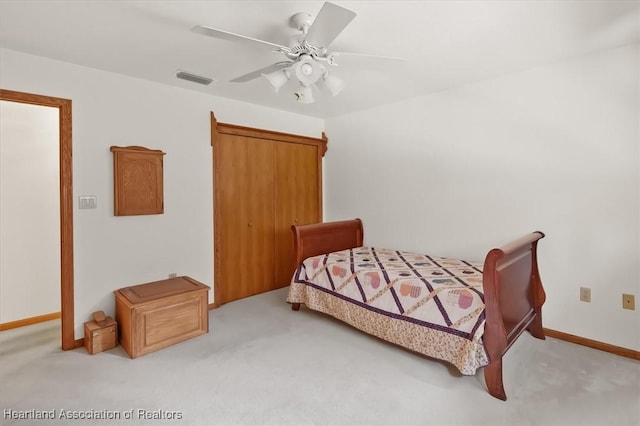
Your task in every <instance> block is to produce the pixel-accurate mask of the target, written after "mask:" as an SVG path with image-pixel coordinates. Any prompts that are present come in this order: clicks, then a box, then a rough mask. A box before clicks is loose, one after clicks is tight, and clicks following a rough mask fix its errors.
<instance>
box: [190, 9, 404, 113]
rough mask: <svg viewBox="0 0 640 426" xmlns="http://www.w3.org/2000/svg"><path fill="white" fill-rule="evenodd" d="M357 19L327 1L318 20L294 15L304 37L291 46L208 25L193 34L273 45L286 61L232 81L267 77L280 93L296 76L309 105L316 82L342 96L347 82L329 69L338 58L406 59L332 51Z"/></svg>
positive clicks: (301, 97)
mask: <svg viewBox="0 0 640 426" xmlns="http://www.w3.org/2000/svg"><path fill="white" fill-rule="evenodd" d="M355 17H356V14H355V13H354V12H353V11H351V10H349V9H345V8H344V7H341V6H338V5H336V4H333V3H330V2H325V3H324V4H323V5H322V8H321V9H320V12H318V15H317V17H316V18H315V20H314V19H313V18H312V17H311V15H310V14H308V13H305V12H300V13H296V14H294V15H292V16H291V18H290V19H289V23H290V25H291V26H292V27H294V28H296V29H298V30H299V31H301V34H300V36H299V37H296V38H294V39H293V40H291V41H290V43H289V46H285V45H282V44H278V43H273V42H271V41H266V40H260V39H257V38H253V37H248V36H244V35H240V34H235V33H232V32H229V31H225V30H221V29H218V28H212V27H208V26H205V25H198V26H196V27H194V28H192V30H191V31H193V32H194V33H197V34H203V35H206V36H211V37H215V38H219V39H224V40H229V41H234V42H244V43H248V44H254V45H256V44H258V45H262V46H269V47H270V48H272V49H273V51H274V52H278V53H281V54H283V55H284V57H285V58H286V59H285V60H283V61H280V62H276V63H274V64H272V65H269V66H267V67H264V68H261V69H258V70H255V71H252V72H250V73H248V74H245V75H242V76H240V77H237V78H234V79H233V80H231V82H233V83H243V82H247V81H250V80H254V79H256V78H260V77H265V78H266V79H267V80H268V81H269V83H271V85H272V86H273V88H274V89H275V90H276V92H277V91H278V90H280V88H281V87H282V86H284V85H285V84H286V83H287V82H288V81H289V80H290V78H291V77H292V76H295V78H296V79H297V81H298V82H299V83H300V85H299V87H298V89H297V91H296V92H295V93H294V95H295V97H296V100H297V101H298V102H301V103H305V104H309V103H313V102H314V98H313V90H312V87H314V86H315V85H316V83H318V84H322V85H324V86H325V87H326V88H327V89H329V91H330V92H331V94H332V95H333V96H336V95H338V94H339V93H340V92H341V91H342V89H343V88H344V87H345V83H344V82H343V81H342V80H341V79H339V78H338V77H336V76H333V75H330V73H329V67H335V66H337V65H338V63H337V58H338V57H339V56H342V55H355V56H358V57H366V58H367V59H374V60H376V61H378V60H379V61H385V62H386V61H398V60H400V61H402V60H403V59H401V58H394V57H389V56H377V55H366V54H357V53H345V52H334V51H330V50H329V45H330V44H331V43H332V42H333V40H335V38H336V37H337V36H338V35H339V34H340V33H341V32H342V31H343V30H344V29H345V28H346V27H347V25H349V23H350V22H351V21H352V20H353V18H355Z"/></svg>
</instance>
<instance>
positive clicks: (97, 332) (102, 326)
mask: <svg viewBox="0 0 640 426" xmlns="http://www.w3.org/2000/svg"><path fill="white" fill-rule="evenodd" d="M117 344H118V326H117V324H116V322H115V321H114V320H113V318H111V317H107V318H106V319H105V320H104V321H103V322H102V323H97V322H96V321H88V322H85V323H84V347H85V348H86V349H87V352H89V353H90V354H91V355H93V354H97V353H98V352H102V351H108V350H109V349H113V348H115V347H116V345H117Z"/></svg>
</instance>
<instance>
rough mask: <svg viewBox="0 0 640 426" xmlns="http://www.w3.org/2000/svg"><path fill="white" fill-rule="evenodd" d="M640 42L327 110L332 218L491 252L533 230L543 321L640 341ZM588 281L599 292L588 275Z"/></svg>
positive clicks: (475, 254)
mask: <svg viewBox="0 0 640 426" xmlns="http://www.w3.org/2000/svg"><path fill="white" fill-rule="evenodd" d="M639 56H640V55H639V48H638V45H634V46H627V47H623V48H619V49H615V50H610V51H606V52H602V53H599V54H593V55H589V56H586V57H581V58H577V59H575V60H572V61H568V62H564V63H560V64H554V65H548V66H544V67H540V68H536V69H532V70H529V71H526V72H520V73H515V74H509V75H505V76H502V77H499V78H496V79H493V80H490V81H483V82H479V83H477V84H471V85H468V86H465V87H460V88H457V89H453V90H447V91H444V92H441V93H437V94H432V95H423V96H418V97H416V98H413V99H411V100H408V101H405V102H401V103H397V104H392V105H387V106H383V107H379V108H376V109H372V110H368V111H364V112H359V113H354V114H350V115H347V116H342V117H338V118H333V119H329V120H327V122H326V132H327V135H329V137H330V138H331V146H330V149H329V151H328V153H327V156H326V158H325V182H326V199H325V209H326V219H327V220H335V219H346V218H351V217H361V218H362V219H363V220H364V225H365V243H366V244H369V245H374V246H386V247H390V248H397V249H412V250H418V251H427V252H429V253H432V254H436V255H443V256H454V257H461V258H467V259H482V258H483V257H484V254H485V252H486V251H487V250H488V249H490V248H492V247H494V246H496V245H500V244H502V243H506V242H507V241H508V240H510V239H512V238H515V237H519V236H520V235H522V234H524V233H528V232H531V231H533V230H541V231H544V232H545V233H546V234H547V236H546V238H545V239H543V240H542V241H541V242H540V244H539V256H540V258H539V264H540V273H541V276H542V278H543V282H544V285H545V288H546V292H547V303H546V304H545V306H544V309H543V322H544V326H545V327H548V328H552V329H556V330H560V331H563V332H567V333H572V334H575V335H578V336H582V337H586V338H591V339H595V340H598V341H602V342H606V343H610V344H613V345H619V346H623V347H626V348H630V349H634V350H640V310H638V309H636V310H635V311H629V310H623V309H622V307H621V306H622V301H621V299H622V296H621V295H622V293H633V294H635V295H636V298H638V297H640V268H639V258H640V252H639V235H640V224H639V217H640V212H639V203H640V177H639V173H640V172H639V170H640V164H639V158H640V155H639V152H638V150H639V140H640V138H639V129H640V127H639V117H640V110H639V107H638V98H639V88H638V75H639V71H640V70H639V66H638V63H639ZM580 286H586V287H590V288H591V297H592V302H591V303H584V302H580V301H579V287H580Z"/></svg>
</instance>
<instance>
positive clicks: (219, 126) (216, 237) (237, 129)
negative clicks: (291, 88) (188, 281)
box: [209, 111, 328, 309]
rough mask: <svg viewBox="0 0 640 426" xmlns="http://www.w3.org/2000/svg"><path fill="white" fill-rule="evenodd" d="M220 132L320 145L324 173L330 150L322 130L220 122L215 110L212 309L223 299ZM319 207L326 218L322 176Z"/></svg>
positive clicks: (212, 137)
mask: <svg viewBox="0 0 640 426" xmlns="http://www.w3.org/2000/svg"><path fill="white" fill-rule="evenodd" d="M220 135H237V136H246V137H250V138H256V139H268V140H273V141H278V142H288V143H298V144H305V145H314V146H318V147H319V148H320V153H321V155H320V156H319V158H318V170H320V171H321V173H322V157H324V155H325V154H326V152H327V143H328V139H327V135H326V134H325V133H324V132H322V137H321V138H312V137H309V136H301V135H294V134H291V133H283V132H275V131H273V130H264V129H256V128H253V127H245V126H238V125H235V124H228V123H221V122H219V121H218V120H217V119H216V117H215V115H214V113H213V111H212V112H211V147H212V148H213V149H212V153H213V253H214V254H213V265H214V266H213V303H212V304H210V305H209V309H213V308H217V307H219V306H220V305H221V304H222V303H221V302H220V297H219V296H220V294H222V290H221V286H220V284H219V283H220V281H221V280H220V279H219V278H220V272H219V271H220V268H218V267H217V266H218V265H220V264H221V259H220V251H219V250H218V248H219V247H220V245H221V244H220V230H219V228H218V227H219V225H218V224H219V223H220V221H219V220H218V219H219V210H218V209H217V208H216V206H219V205H220V204H219V202H220V196H219V193H218V191H217V189H216V180H217V177H218V176H216V174H217V173H218V172H217V171H218V167H217V166H216V161H219V160H217V158H218V156H217V155H216V153H217V151H218V148H217V147H218V143H217V142H218V140H219V139H220ZM318 208H319V210H320V217H321V218H322V179H320V180H319V181H318Z"/></svg>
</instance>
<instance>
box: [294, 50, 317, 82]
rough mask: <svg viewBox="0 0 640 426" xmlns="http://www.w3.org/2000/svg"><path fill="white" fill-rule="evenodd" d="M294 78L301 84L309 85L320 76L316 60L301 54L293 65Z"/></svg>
mask: <svg viewBox="0 0 640 426" xmlns="http://www.w3.org/2000/svg"><path fill="white" fill-rule="evenodd" d="M295 73H296V78H297V79H298V81H300V84H302V85H303V86H310V85H312V84H314V83H315V82H316V81H318V80H319V79H320V77H322V69H321V67H320V65H318V63H317V62H316V61H314V60H313V58H311V57H310V56H308V55H303V56H301V57H300V59H299V60H298V64H297V65H295Z"/></svg>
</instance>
